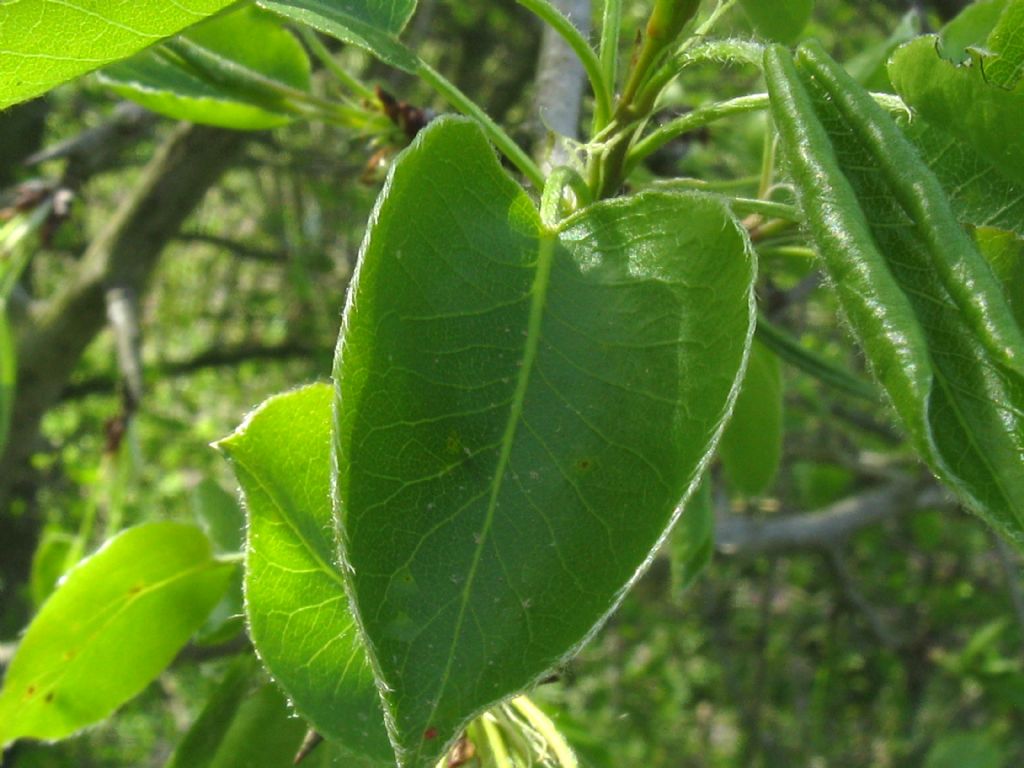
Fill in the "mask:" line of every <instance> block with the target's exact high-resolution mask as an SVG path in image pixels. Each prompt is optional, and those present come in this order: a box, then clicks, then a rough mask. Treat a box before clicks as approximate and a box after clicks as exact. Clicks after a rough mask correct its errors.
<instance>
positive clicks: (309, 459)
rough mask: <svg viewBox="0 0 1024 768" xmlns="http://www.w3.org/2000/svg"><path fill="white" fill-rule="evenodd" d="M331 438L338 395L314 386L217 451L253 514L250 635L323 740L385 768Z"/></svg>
mask: <svg viewBox="0 0 1024 768" xmlns="http://www.w3.org/2000/svg"><path fill="white" fill-rule="evenodd" d="M330 429H331V388H330V387H329V386H327V385H326V384H316V385H312V386H309V387H306V388H304V389H300V390H296V391H294V392H289V393H286V394H284V395H278V396H276V397H272V398H270V399H269V400H268V401H267V402H266V403H264V404H263V405H262V406H260V408H259V409H257V410H256V411H255V412H254V413H253V414H252V415H250V417H249V418H248V419H247V420H246V422H245V423H244V424H243V425H242V426H241V427H240V428H239V430H238V431H237V432H235V433H234V434H233V435H231V436H230V437H228V438H226V439H225V440H222V441H221V442H220V443H218V446H219V447H220V448H221V449H222V450H223V451H224V452H225V453H226V454H227V455H228V457H229V458H230V459H231V462H232V465H233V466H234V469H235V473H236V474H237V476H238V480H239V482H240V483H241V485H242V490H243V492H244V494H245V502H246V509H247V511H248V515H249V526H248V542H247V549H246V569H245V594H246V611H247V613H248V617H249V635H250V636H251V638H252V642H253V644H254V645H255V646H256V650H257V651H259V654H260V658H261V659H262V660H263V663H264V664H265V665H266V666H267V669H269V670H270V673H271V674H272V675H273V676H274V678H275V679H276V680H277V682H278V684H280V686H281V687H282V688H283V689H284V690H285V692H286V693H287V694H288V697H289V698H290V699H291V700H292V702H293V703H294V706H295V709H296V711H297V712H299V714H301V715H302V716H303V717H305V718H306V719H307V720H309V721H310V722H311V723H312V724H313V726H314V727H315V728H316V729H317V731H318V732H319V733H321V734H322V735H324V736H327V737H329V738H332V739H335V740H337V741H338V742H339V743H341V744H342V745H344V746H345V747H347V749H348V750H349V751H350V752H351V753H353V754H356V755H359V754H363V755H366V756H368V757H376V758H378V759H379V760H382V761H387V760H388V759H390V758H391V755H392V752H391V747H390V745H389V743H388V738H387V734H386V732H385V731H384V723H383V713H382V711H381V708H380V699H379V697H378V695H377V689H376V686H375V683H374V677H373V673H372V671H371V670H370V666H369V664H368V662H367V658H366V654H365V652H364V651H363V648H362V645H361V643H360V640H359V637H358V634H357V632H356V627H355V624H354V622H353V619H352V615H351V614H350V613H349V609H348V599H347V597H346V595H345V589H344V586H343V582H342V577H341V571H340V569H339V567H338V566H337V565H336V561H337V554H336V545H335V542H334V534H333V527H334V524H333V522H332V517H331V491H330V482H331V475H330V472H331V447H330Z"/></svg>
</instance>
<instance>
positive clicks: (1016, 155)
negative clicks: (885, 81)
mask: <svg viewBox="0 0 1024 768" xmlns="http://www.w3.org/2000/svg"><path fill="white" fill-rule="evenodd" d="M936 42H937V38H936V37H935V36H934V35H928V36H925V37H919V38H918V39H916V40H913V41H911V42H909V43H907V44H906V45H904V46H903V47H902V48H900V49H899V50H897V51H896V53H895V54H894V55H893V57H892V59H891V60H890V62H889V77H890V78H891V79H892V84H893V86H894V87H895V88H896V91H897V92H898V93H899V94H900V96H902V97H903V100H904V101H906V102H907V104H909V105H910V106H911V107H912V108H913V109H914V111H915V112H917V113H918V114H920V115H921V117H923V118H924V119H925V120H927V121H928V122H929V123H933V124H935V125H937V126H940V127H941V128H942V129H943V130H945V131H947V132H949V133H950V134H951V135H953V136H955V137H956V138H958V139H959V140H960V141H962V142H964V143H966V144H967V145H968V146H969V147H971V148H972V149H973V150H974V151H975V152H977V153H978V154H979V155H981V156H982V157H983V158H985V159H986V160H988V161H989V162H990V163H991V164H992V165H994V166H996V167H998V168H1000V169H1002V171H1003V173H1004V174H1005V175H1006V176H1007V177H1008V178H1010V179H1011V180H1012V181H1013V182H1014V183H1016V184H1018V185H1024V132H1022V131H1021V130H1020V120H1021V115H1024V85H1022V84H1021V82H1018V83H1017V87H1016V88H1015V89H1014V90H1008V89H1006V88H1005V87H1002V86H1000V85H998V84H996V83H991V82H989V81H987V80H986V79H985V72H984V66H983V62H982V60H981V58H980V57H978V58H975V59H974V60H973V61H972V63H971V64H970V65H961V66H957V65H955V64H953V63H951V62H949V61H947V60H945V59H943V58H941V57H940V56H939V54H938V51H937V50H936Z"/></svg>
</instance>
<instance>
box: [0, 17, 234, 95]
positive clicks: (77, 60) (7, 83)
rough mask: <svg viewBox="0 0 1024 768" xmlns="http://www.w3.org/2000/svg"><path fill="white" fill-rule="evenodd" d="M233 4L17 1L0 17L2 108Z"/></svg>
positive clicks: (37, 93) (122, 56)
mask: <svg viewBox="0 0 1024 768" xmlns="http://www.w3.org/2000/svg"><path fill="white" fill-rule="evenodd" d="M235 2H237V0H177V2H172V3H140V2H132V3H123V2H121V3H112V2H109V0H78V1H77V2H74V3H55V2H53V1H52V0H18V2H13V3H11V2H8V3H3V10H2V12H0V17H2V18H0V51H3V53H2V54H0V109H3V108H4V107H7V106H10V105H11V104H16V103H17V102H19V101H24V100H25V99H30V98H32V97H33V96H38V95H39V94H41V93H46V92H47V91H48V90H50V89H51V88H53V87H54V86H57V85H60V84H61V83H63V82H66V81H67V80H71V79H73V78H75V77H78V76H79V75H84V74H85V73H86V72H91V71H92V70H94V69H97V68H98V67H102V66H103V65H105V64H109V63H110V62H112V61H119V60H120V59H126V58H128V57H129V56H131V55H132V54H134V53H137V52H138V51H141V50H142V49H143V48H148V47H149V46H151V45H153V44H154V43H158V42H160V41H161V40H163V39H164V38H167V37H170V36H171V35H175V34H177V33H178V32H180V31H181V30H183V29H185V28H186V27H188V26H191V25H192V24H196V23H198V22H200V21H202V20H203V19H205V18H207V17H208V16H211V15H212V14H215V13H218V12H219V11H222V10H224V9H225V8H227V7H228V6H230V5H232V4H234V3H235Z"/></svg>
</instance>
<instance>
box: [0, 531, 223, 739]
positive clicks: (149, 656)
mask: <svg viewBox="0 0 1024 768" xmlns="http://www.w3.org/2000/svg"><path fill="white" fill-rule="evenodd" d="M234 570H235V566H233V565H230V564H225V563H220V562H218V561H217V560H215V559H214V558H213V555H212V553H211V551H210V542H209V541H208V540H207V538H206V536H204V535H203V533H202V531H200V530H199V529H198V528H195V527H193V526H190V525H182V524H180V523H171V522H159V523H147V524H145V525H140V526H138V527H137V528H131V529H129V530H127V531H124V532H123V533H121V534H119V535H118V536H116V537H114V538H113V539H111V540H110V541H109V542H107V544H106V545H105V546H104V547H103V548H102V549H100V550H99V551H98V552H97V553H96V554H95V555H93V556H92V557H89V558H87V559H86V560H83V561H82V562H81V563H80V564H79V565H78V566H76V567H75V568H74V569H73V570H72V571H71V572H70V573H69V574H68V575H67V577H66V578H65V580H64V581H63V582H62V583H61V585H60V586H59V587H58V588H57V590H56V591H55V592H54V593H53V595H51V597H50V599H49V600H47V601H46V603H45V604H44V605H43V607H42V609H41V610H40V611H39V614H38V615H37V616H36V617H35V618H34V619H33V620H32V623H31V624H29V627H28V630H27V631H26V633H25V637H24V638H23V639H22V641H21V643H20V644H19V646H18V651H17V653H16V655H15V657H14V659H13V660H12V661H11V665H10V667H8V669H7V676H6V678H5V679H4V687H3V691H2V692H0V746H4V745H6V744H9V743H10V742H11V741H13V740H14V739H17V738H22V737H31V738H38V739H59V738H63V737H65V736H68V735H70V734H72V733H74V732H75V731H77V730H79V729H81V728H84V727H85V726H87V725H90V724H92V723H95V722H97V721H99V720H102V719H103V718H104V717H106V716H107V715H109V714H110V713H111V712H113V711H114V710H115V709H116V708H117V707H119V706H120V705H121V704H123V703H124V702H125V701H127V700H128V699H130V698H131V697H132V696H134V695H135V694H137V693H138V692H139V691H141V690H142V689H143V688H144V687H145V686H146V685H147V684H148V683H149V682H150V681H151V680H152V679H153V678H155V677H156V676H157V675H158V674H159V673H160V672H161V670H163V668H164V667H166V666H167V664H168V663H169V662H170V661H171V659H172V658H174V655H175V654H176V653H177V652H178V651H179V650H180V649H181V647H182V646H183V645H184V644H185V642H186V641H187V640H188V638H189V636H191V634H192V633H193V632H195V630H196V629H197V628H198V627H199V625H200V624H202V623H203V620H204V619H205V618H206V614H207V613H209V611H210V609H211V608H212V607H213V606H214V604H215V603H216V602H217V601H218V600H219V599H220V596H221V595H222V594H223V592H224V589H225V587H226V586H227V582H228V579H229V577H230V576H231V573H232V572H233V571H234Z"/></svg>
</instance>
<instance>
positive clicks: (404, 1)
mask: <svg viewBox="0 0 1024 768" xmlns="http://www.w3.org/2000/svg"><path fill="white" fill-rule="evenodd" d="M258 4H259V5H260V6H261V7H263V8H266V9H267V10H268V11H274V12H275V13H279V14H281V15H282V16H285V17H286V18H289V19H292V20H293V21H297V22H299V23H301V24H307V25H309V26H311V27H313V28H314V29H318V30H320V31H321V32H324V33H326V34H328V35H332V36H334V37H337V38H338V39H339V40H344V41H345V42H346V43H352V44H353V45H358V46H360V47H361V48H365V49H366V50H368V51H370V52H371V53H373V54H374V55H375V56H377V58H379V59H380V60H381V61H383V62H385V63H386V64H390V65H391V66H393V67H397V68H398V69H403V70H405V71H406V72H415V71H416V63H417V62H416V57H415V56H414V55H413V54H412V53H411V52H410V51H409V50H408V49H407V48H405V46H403V45H402V44H401V43H400V42H399V41H398V35H399V34H400V33H401V31H402V29H403V28H404V27H405V24H406V22H408V21H409V17H410V16H412V12H413V11H414V10H415V9H416V0H258Z"/></svg>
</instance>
